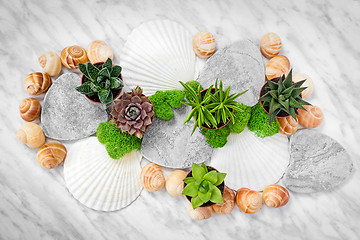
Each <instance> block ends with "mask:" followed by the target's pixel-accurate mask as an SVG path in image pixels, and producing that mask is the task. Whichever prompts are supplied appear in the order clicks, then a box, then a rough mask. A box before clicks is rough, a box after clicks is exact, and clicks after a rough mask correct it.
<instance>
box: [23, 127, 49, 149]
mask: <svg viewBox="0 0 360 240" xmlns="http://www.w3.org/2000/svg"><path fill="white" fill-rule="evenodd" d="M16 137H17V139H19V141H20V142H22V143H24V144H26V145H27V146H28V147H31V148H39V147H41V146H42V145H43V144H44V143H45V135H44V132H43V130H42V129H41V127H40V126H39V125H37V124H36V123H32V122H27V123H24V124H23V125H22V126H21V127H20V129H19V131H18V132H17V134H16Z"/></svg>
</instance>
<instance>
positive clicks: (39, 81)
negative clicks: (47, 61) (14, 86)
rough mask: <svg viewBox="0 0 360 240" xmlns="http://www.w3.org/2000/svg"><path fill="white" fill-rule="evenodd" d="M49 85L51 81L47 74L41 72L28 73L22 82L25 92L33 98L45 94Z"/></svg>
mask: <svg viewBox="0 0 360 240" xmlns="http://www.w3.org/2000/svg"><path fill="white" fill-rule="evenodd" d="M51 84H52V81H51V78H50V76H49V74H47V73H41V72H34V73H30V74H29V75H27V76H26V78H25V80H24V88H25V90H26V91H27V92H28V93H29V94H30V95H33V96H37V95H40V94H42V93H45V92H46V91H47V90H48V89H49V87H50V86H51Z"/></svg>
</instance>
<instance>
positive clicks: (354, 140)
mask: <svg viewBox="0 0 360 240" xmlns="http://www.w3.org/2000/svg"><path fill="white" fill-rule="evenodd" d="M359 12H360V2H359V1H351V0H346V1H345V0H344V1H335V0H334V1H325V0H319V1H311V0H308V1H303V0H300V1H292V2H291V1H287V0H282V1H235V0H234V1H229V0H228V1H217V0H213V1H184V0H178V1H166V0H161V1H155V0H152V1H145V0H143V1H134V0H128V1H115V0H114V1H84V0H82V1H70V0H63V1H40V0H39V1H30V0H29V1H25V0H23V1H18V0H13V1H6V0H0V54H1V58H0V66H1V67H0V69H1V71H0V81H1V84H0V94H1V99H2V101H1V102H0V107H1V112H0V119H1V124H0V239H169V238H171V239H195V238H196V239H239V238H244V239H250V238H251V239H288V238H290V239H359V238H360V228H359V222H360V202H359V198H360V188H359V185H360V174H359V172H358V171H357V170H358V169H359V163H360V160H359V157H360V154H359V150H358V148H359V142H360V137H359V136H360V127H359V126H358V123H359V119H360V108H359V107H358V105H357V104H358V102H359V101H358V99H357V97H358V96H359V88H360V79H359V76H360V68H359V60H360V50H359V48H358V44H359V42H360V15H359ZM153 19H171V20H175V21H177V22H181V23H182V24H184V25H185V26H186V27H188V28H189V29H190V30H191V31H192V33H194V31H196V29H197V30H208V31H210V32H212V33H213V34H214V35H215V38H216V39H217V41H218V47H221V46H224V45H225V44H226V43H228V42H233V41H235V40H239V39H246V38H249V39H252V40H254V41H255V42H257V43H258V42H259V40H260V38H261V36H262V35H263V34H264V33H266V32H269V31H273V32H276V33H277V34H279V35H280V37H281V39H282V41H283V50H282V54H284V55H286V56H287V57H288V58H289V59H290V62H291V65H292V67H293V68H294V73H297V72H302V73H306V74H308V75H310V76H311V77H312V79H313V80H314V82H315V92H314V95H313V96H312V97H311V98H310V99H309V100H310V101H311V102H312V103H313V104H315V105H318V106H320V107H321V108H322V110H323V112H324V114H325V120H324V122H323V124H322V125H321V126H320V127H319V128H318V129H317V130H318V131H321V132H323V133H326V134H328V135H329V136H331V137H333V138H335V139H336V140H337V141H339V142H340V143H341V144H342V145H343V146H344V147H345V148H346V149H347V150H348V151H349V153H350V155H351V157H352V160H353V161H354V166H355V172H354V173H353V175H352V176H351V178H350V179H349V181H347V182H346V183H345V184H343V185H342V186H340V187H338V188H336V189H334V190H333V191H330V192H323V193H316V194H296V193H290V194H291V200H290V202H289V203H288V204H287V205H286V206H285V207H283V208H280V209H270V208H267V207H263V208H262V209H261V210H260V212H258V213H257V214H255V215H245V214H243V213H241V212H240V211H239V210H238V209H237V208H235V209H234V211H233V212H232V213H231V214H230V215H226V216H220V215H214V216H213V217H212V218H211V219H209V220H206V221H201V222H194V221H192V220H191V219H190V218H189V217H188V216H187V213H186V207H187V205H188V202H187V201H186V200H185V199H184V198H182V197H179V198H174V197H171V196H170V195H169V194H167V193H166V191H165V190H164V189H163V190H161V191H160V192H157V193H148V192H146V191H143V192H142V194H141V196H140V197H139V198H138V199H137V200H136V201H135V202H134V203H133V204H132V205H130V206H129V207H127V208H125V209H123V210H121V211H116V212H112V213H104V212H97V211H93V210H90V209H88V208H86V207H84V206H82V205H81V204H79V203H78V202H77V201H76V200H75V199H74V198H72V196H71V194H70V193H69V192H68V190H67V188H66V186H65V183H64V178H63V167H62V166H60V167H58V168H56V169H54V170H51V171H47V170H45V169H42V168H41V167H40V166H39V165H38V163H37V161H36V150H32V149H29V148H27V147H26V146H24V145H23V144H21V143H20V142H18V141H17V139H16V137H15V135H16V131H17V129H18V128H19V127H20V126H21V124H22V123H23V121H22V119H21V118H20V117H19V114H18V104H19V102H20V101H21V100H22V99H23V98H25V97H27V96H28V95H27V93H26V92H25V90H24V89H23V86H22V81H23V79H24V78H25V76H26V75H27V74H28V73H30V72H34V71H40V70H41V68H40V66H39V64H38V62H37V58H38V56H40V55H41V54H42V53H43V52H45V51H49V50H52V51H56V52H57V53H60V51H61V50H62V48H64V47H65V46H69V45H74V44H77V45H80V46H84V47H86V46H87V45H88V44H89V43H90V42H91V41H92V40H96V39H101V40H104V41H106V42H107V43H108V44H109V45H110V46H111V47H112V48H113V49H114V52H115V63H118V62H119V59H120V58H121V49H122V47H123V45H124V43H125V41H126V38H127V36H128V35H129V34H130V32H131V31H132V29H134V28H135V27H137V26H138V25H139V24H141V23H143V22H146V21H148V20H153ZM264 62H266V60H265V59H264ZM66 144H67V145H68V144H69V143H66ZM166 173H167V174H168V171H166Z"/></svg>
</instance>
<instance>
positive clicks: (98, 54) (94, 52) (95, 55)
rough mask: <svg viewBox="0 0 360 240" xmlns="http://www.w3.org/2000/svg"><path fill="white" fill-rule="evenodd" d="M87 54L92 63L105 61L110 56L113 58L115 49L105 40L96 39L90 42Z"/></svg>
mask: <svg viewBox="0 0 360 240" xmlns="http://www.w3.org/2000/svg"><path fill="white" fill-rule="evenodd" d="M87 56H88V58H89V60H90V62H91V63H93V64H94V63H98V62H105V61H106V60H107V59H108V58H110V59H111V60H113V58H114V53H113V50H112V49H111V48H110V47H109V46H108V45H107V44H106V43H105V42H103V41H101V40H96V41H93V42H91V43H90V44H89V46H88V48H87Z"/></svg>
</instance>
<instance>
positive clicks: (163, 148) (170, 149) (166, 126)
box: [141, 105, 213, 168]
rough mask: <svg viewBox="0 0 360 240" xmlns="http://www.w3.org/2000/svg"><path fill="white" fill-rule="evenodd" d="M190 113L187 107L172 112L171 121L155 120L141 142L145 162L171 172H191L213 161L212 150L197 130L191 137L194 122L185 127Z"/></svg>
mask: <svg viewBox="0 0 360 240" xmlns="http://www.w3.org/2000/svg"><path fill="white" fill-rule="evenodd" d="M190 110H191V108H190V107H188V106H186V105H183V106H182V107H180V108H179V109H173V111H174V117H173V118H172V119H171V120H170V121H165V120H162V119H160V118H156V117H155V119H154V122H153V123H152V125H151V126H150V127H149V128H148V129H147V130H146V132H145V134H144V137H143V140H142V145H141V153H142V154H143V156H144V157H145V158H147V159H148V160H149V161H151V162H154V163H156V164H159V165H161V166H164V167H169V168H188V167H191V165H192V163H198V164H199V163H202V162H205V161H206V160H209V159H210V158H211V155H212V152H213V148H212V147H211V146H209V145H208V144H207V143H206V139H205V137H204V136H203V135H202V134H201V133H200V131H199V130H198V129H197V130H196V131H195V132H194V134H193V135H192V136H191V132H192V128H193V126H194V125H193V122H192V121H191V122H190V123H188V124H186V125H184V124H183V123H184V120H185V118H186V116H187V115H188V113H189V112H190Z"/></svg>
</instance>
